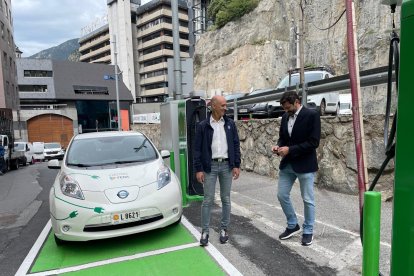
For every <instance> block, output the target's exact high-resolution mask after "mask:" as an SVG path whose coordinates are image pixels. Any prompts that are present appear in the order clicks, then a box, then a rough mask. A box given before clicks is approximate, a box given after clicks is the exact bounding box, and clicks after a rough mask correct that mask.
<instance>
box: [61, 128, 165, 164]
mask: <svg viewBox="0 0 414 276" xmlns="http://www.w3.org/2000/svg"><path fill="white" fill-rule="evenodd" d="M156 158H157V153H156V150H155V149H154V147H153V146H152V144H151V143H150V142H149V140H148V139H147V138H146V137H145V136H143V135H134V136H124V137H120V136H116V137H115V136H114V137H99V138H90V139H78V140H74V141H73V142H72V144H71V145H70V147H69V149H68V153H67V160H66V161H67V164H68V165H82V166H94V165H110V164H122V163H134V162H144V161H149V160H154V159H156Z"/></svg>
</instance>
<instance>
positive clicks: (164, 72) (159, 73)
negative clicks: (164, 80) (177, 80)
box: [142, 69, 167, 79]
mask: <svg viewBox="0 0 414 276" xmlns="http://www.w3.org/2000/svg"><path fill="white" fill-rule="evenodd" d="M164 75H167V70H165V69H163V70H157V71H154V72H150V73H146V74H143V75H142V76H143V78H144V79H148V78H153V77H158V76H164Z"/></svg>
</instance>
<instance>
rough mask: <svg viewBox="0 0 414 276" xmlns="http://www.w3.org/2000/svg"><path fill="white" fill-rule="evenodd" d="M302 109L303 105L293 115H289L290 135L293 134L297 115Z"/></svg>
mask: <svg viewBox="0 0 414 276" xmlns="http://www.w3.org/2000/svg"><path fill="white" fill-rule="evenodd" d="M301 109H302V105H301V106H300V107H299V109H298V110H296V112H295V114H293V116H289V120H288V132H289V137H290V136H292V129H293V126H294V125H295V122H296V117H298V114H299V112H300V110H301Z"/></svg>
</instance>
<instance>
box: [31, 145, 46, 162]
mask: <svg viewBox="0 0 414 276" xmlns="http://www.w3.org/2000/svg"><path fill="white" fill-rule="evenodd" d="M44 150H45V143H43V142H33V158H34V160H35V162H42V161H44V160H45V155H44V154H43V152H44Z"/></svg>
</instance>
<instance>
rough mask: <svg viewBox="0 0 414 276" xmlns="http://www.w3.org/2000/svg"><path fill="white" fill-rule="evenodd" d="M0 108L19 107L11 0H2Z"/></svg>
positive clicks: (16, 108)
mask: <svg viewBox="0 0 414 276" xmlns="http://www.w3.org/2000/svg"><path fill="white" fill-rule="evenodd" d="M0 28H1V29H0V34H1V37H0V51H1V52H0V63H1V67H0V108H10V109H12V110H13V111H14V112H13V113H14V117H16V116H15V114H16V111H17V110H18V109H19V93H18V91H17V76H16V54H15V50H16V45H15V44H14V39H13V18H12V13H11V0H1V1H0Z"/></svg>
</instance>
